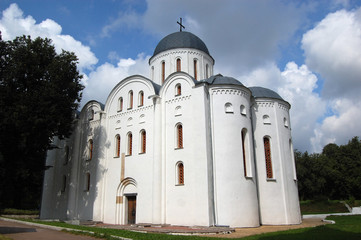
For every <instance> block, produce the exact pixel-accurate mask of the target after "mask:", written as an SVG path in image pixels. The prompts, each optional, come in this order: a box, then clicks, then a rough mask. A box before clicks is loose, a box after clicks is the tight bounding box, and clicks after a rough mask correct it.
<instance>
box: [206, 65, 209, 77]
mask: <svg viewBox="0 0 361 240" xmlns="http://www.w3.org/2000/svg"><path fill="white" fill-rule="evenodd" d="M208 68H209V67H208V64H206V78H209V73H208V71H209V69H208Z"/></svg>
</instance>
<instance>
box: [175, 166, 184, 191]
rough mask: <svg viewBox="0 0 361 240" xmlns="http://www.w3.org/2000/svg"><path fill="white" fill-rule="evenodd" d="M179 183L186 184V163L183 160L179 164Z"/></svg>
mask: <svg viewBox="0 0 361 240" xmlns="http://www.w3.org/2000/svg"><path fill="white" fill-rule="evenodd" d="M177 184H178V185H184V165H183V163H182V162H180V163H178V164H177Z"/></svg>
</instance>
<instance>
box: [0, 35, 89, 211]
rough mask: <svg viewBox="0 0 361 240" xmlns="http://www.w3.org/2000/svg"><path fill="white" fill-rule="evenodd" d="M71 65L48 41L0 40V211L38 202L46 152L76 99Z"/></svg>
mask: <svg viewBox="0 0 361 240" xmlns="http://www.w3.org/2000/svg"><path fill="white" fill-rule="evenodd" d="M76 64H77V57H76V56H75V55H74V53H70V52H67V51H62V53H60V54H57V53H56V51H55V48H54V46H53V45H52V43H51V40H49V39H42V38H36V39H35V40H32V39H31V38H30V36H28V37H26V36H22V37H17V38H16V39H14V40H13V41H0V136H1V138H0V177H1V181H0V208H1V207H17V208H29V207H36V206H34V205H36V204H38V203H39V200H40V195H41V185H42V176H43V170H44V161H45V155H46V151H47V149H49V147H50V146H51V139H52V137H54V136H58V137H59V138H61V139H62V138H65V137H68V136H69V135H70V134H71V131H72V122H73V117H74V113H75V111H76V109H77V108H78V104H79V102H80V100H81V90H82V89H83V86H82V85H81V83H80V80H81V78H82V76H81V75H80V74H79V72H78V70H77V66H76Z"/></svg>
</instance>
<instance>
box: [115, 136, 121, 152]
mask: <svg viewBox="0 0 361 240" xmlns="http://www.w3.org/2000/svg"><path fill="white" fill-rule="evenodd" d="M115 157H120V135H119V134H117V135H116V136H115Z"/></svg>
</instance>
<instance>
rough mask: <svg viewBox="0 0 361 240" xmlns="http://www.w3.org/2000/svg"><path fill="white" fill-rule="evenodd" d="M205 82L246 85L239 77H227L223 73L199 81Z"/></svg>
mask: <svg viewBox="0 0 361 240" xmlns="http://www.w3.org/2000/svg"><path fill="white" fill-rule="evenodd" d="M205 82H206V83H208V84H210V85H238V86H243V87H244V85H243V84H242V83H241V82H240V81H238V80H237V79H235V78H233V77H225V76H223V75H222V74H217V75H214V76H211V77H210V78H207V79H204V80H202V81H199V82H198V83H205Z"/></svg>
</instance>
